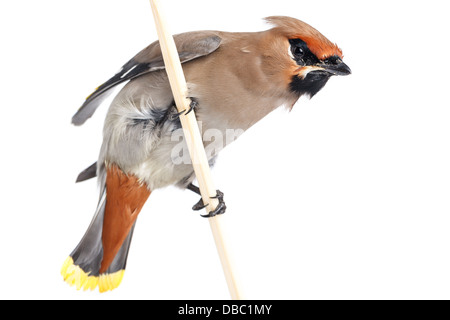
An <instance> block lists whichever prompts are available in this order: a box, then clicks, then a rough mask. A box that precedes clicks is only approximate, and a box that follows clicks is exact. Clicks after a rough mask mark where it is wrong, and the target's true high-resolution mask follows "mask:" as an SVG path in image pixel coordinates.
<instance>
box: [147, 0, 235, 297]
mask: <svg viewBox="0 0 450 320" xmlns="http://www.w3.org/2000/svg"><path fill="white" fill-rule="evenodd" d="M150 4H151V6H152V11H153V17H154V20H155V24H156V30H157V33H158V38H159V43H160V46H161V51H162V54H163V58H164V64H165V66H166V72H167V75H168V78H169V82H170V86H171V88H172V93H173V96H174V99H175V103H176V105H177V109H178V111H179V112H182V111H184V110H188V109H189V108H190V103H191V101H190V99H189V98H188V97H187V96H188V89H187V84H186V79H185V77H184V73H183V68H182V67H181V62H180V57H179V55H178V51H177V48H176V46H175V41H174V39H173V36H172V34H171V33H170V32H169V29H168V27H167V23H166V20H165V19H164V18H163V15H162V14H161V5H160V4H159V1H158V0H150ZM180 121H181V125H182V127H183V132H184V136H185V139H186V142H187V146H188V149H189V154H190V157H191V160H192V165H193V167H194V172H195V175H196V178H197V181H198V184H199V188H200V192H201V195H202V199H203V202H204V203H208V206H207V207H206V210H207V212H208V213H209V212H211V211H214V210H215V209H216V207H217V206H218V204H219V201H218V200H217V199H213V198H214V197H215V196H216V188H215V186H214V183H213V181H212V177H211V170H210V168H209V162H208V158H207V156H206V152H205V148H204V146H203V139H202V135H201V133H200V129H199V127H198V124H197V118H196V117H195V112H194V111H192V112H190V113H189V114H187V115H185V114H184V113H183V114H182V115H181V116H180ZM221 219H222V217H221V216H215V217H212V218H209V219H208V220H209V223H210V227H211V231H212V234H213V237H214V242H215V244H216V247H217V251H218V253H219V257H220V261H221V264H222V268H223V271H224V274H225V279H226V281H227V284H228V289H229V291H230V295H231V298H232V299H233V300H239V299H241V297H240V293H239V290H238V286H237V282H236V278H235V275H234V273H233V268H232V265H231V262H230V258H229V255H228V250H227V248H226V243H225V241H224V232H223V230H222V226H221V223H220V221H221Z"/></svg>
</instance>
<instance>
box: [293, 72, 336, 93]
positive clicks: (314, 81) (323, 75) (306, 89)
mask: <svg viewBox="0 0 450 320" xmlns="http://www.w3.org/2000/svg"><path fill="white" fill-rule="evenodd" d="M330 76H331V75H330V73H328V72H326V71H319V70H317V71H311V72H310V73H308V74H307V75H306V77H305V78H301V77H299V76H297V75H294V76H293V77H292V81H291V83H290V89H291V91H292V92H295V93H297V94H298V95H299V97H301V96H303V95H307V96H308V97H310V98H312V97H314V96H315V95H316V93H317V92H319V91H320V90H321V89H322V88H323V87H324V86H325V85H326V84H327V82H328V80H329V79H330Z"/></svg>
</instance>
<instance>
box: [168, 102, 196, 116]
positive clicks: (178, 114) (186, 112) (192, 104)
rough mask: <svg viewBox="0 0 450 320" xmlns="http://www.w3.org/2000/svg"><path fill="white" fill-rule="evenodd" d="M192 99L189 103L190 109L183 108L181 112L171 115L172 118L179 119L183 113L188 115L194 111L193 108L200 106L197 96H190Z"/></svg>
mask: <svg viewBox="0 0 450 320" xmlns="http://www.w3.org/2000/svg"><path fill="white" fill-rule="evenodd" d="M189 99H191V103H190V104H189V109H188V110H183V111H181V112H178V113H175V114H173V115H172V116H171V120H175V119H178V118H179V117H180V116H181V115H182V114H184V115H185V116H187V115H188V114H189V113H191V112H192V110H194V109H195V108H197V106H198V102H197V100H196V99H195V98H189Z"/></svg>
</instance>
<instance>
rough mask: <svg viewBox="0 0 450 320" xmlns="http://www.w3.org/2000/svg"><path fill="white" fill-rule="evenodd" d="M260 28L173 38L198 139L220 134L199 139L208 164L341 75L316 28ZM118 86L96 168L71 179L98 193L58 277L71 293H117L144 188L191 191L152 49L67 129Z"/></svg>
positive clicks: (274, 20) (279, 21)
mask: <svg viewBox="0 0 450 320" xmlns="http://www.w3.org/2000/svg"><path fill="white" fill-rule="evenodd" d="M266 20H267V21H268V22H269V23H271V24H272V25H274V27H273V28H272V29H269V30H266V31H262V32H252V33H250V32H243V33H229V32H221V31H199V32H189V33H184V34H180V35H176V36H174V38H175V42H176V44H177V49H178V51H179V55H180V59H181V62H182V63H183V71H184V73H185V77H186V80H187V82H188V88H189V96H190V97H191V98H192V100H193V101H195V103H196V104H195V113H196V116H197V119H198V120H199V121H200V122H201V124H202V129H203V133H205V136H207V134H211V133H218V134H219V136H217V135H216V136H215V137H214V138H215V139H206V138H205V139H204V143H205V146H206V147H207V148H209V149H211V148H212V149H214V152H211V153H208V155H209V160H210V162H211V164H212V163H213V162H214V160H215V157H216V155H217V154H218V153H219V152H220V151H221V149H223V148H224V147H225V146H226V145H227V144H228V143H230V142H231V141H229V140H224V138H225V137H227V136H228V133H229V131H232V132H234V133H236V132H239V133H242V132H243V131H245V130H247V129H248V128H250V127H251V126H252V125H254V124H255V123H256V122H258V121H259V120H261V119H262V118H263V117H265V116H266V115H267V114H269V113H270V112H271V111H273V110H274V109H276V108H277V107H279V106H281V105H285V106H287V107H289V108H292V106H293V105H294V104H295V103H296V101H297V100H298V99H299V97H300V96H302V95H308V96H310V97H312V96H314V95H315V94H316V93H317V92H319V91H320V90H321V89H322V88H323V86H324V85H325V84H326V83H327V81H328V79H329V78H330V77H331V76H333V75H347V74H350V69H349V68H348V67H347V66H346V65H345V64H344V63H343V62H342V58H343V55H342V51H341V50H340V49H339V48H338V47H337V45H335V44H333V43H332V42H331V41H329V40H328V39H327V38H325V37H324V36H323V35H322V34H321V33H320V32H319V31H317V30H316V29H314V28H312V27H311V26H309V25H308V24H306V23H304V22H302V21H299V20H297V19H294V18H290V17H269V18H267V19H266ZM124 81H129V82H128V84H127V85H126V86H125V87H124V88H123V89H122V90H121V91H120V92H119V93H118V94H117V96H116V98H115V99H114V100H113V102H112V104H111V106H110V109H109V112H108V114H107V116H106V120H105V126H104V131H103V145H102V148H101V151H100V156H99V158H98V162H97V165H93V166H91V167H90V168H88V169H87V170H86V171H84V172H83V173H82V174H81V175H80V177H79V179H78V181H82V180H85V179H87V178H90V177H93V176H95V175H98V177H99V181H100V186H101V187H102V189H101V201H100V202H99V205H98V208H97V212H96V214H95V216H94V220H93V222H92V223H91V226H90V227H89V229H88V231H87V233H86V235H85V237H84V238H83V239H82V241H81V242H80V244H79V245H78V247H77V248H76V249H75V250H74V251H73V252H72V254H71V255H70V257H69V259H68V260H67V261H66V263H65V265H64V267H63V270H62V274H63V276H64V278H65V279H66V281H67V282H69V283H71V284H75V285H76V286H77V287H78V288H91V289H92V288H94V287H95V286H96V285H97V284H98V285H99V287H100V291H106V290H111V289H114V288H115V287H117V286H118V284H119V283H120V280H121V279H122V275H123V270H124V269H125V264H126V258H127V254H128V248H129V245H130V241H131V236H132V231H133V226H134V224H135V222H136V217H137V215H138V213H139V211H140V210H141V208H142V207H143V205H144V203H145V202H146V200H147V198H148V196H149V195H150V190H152V191H154V190H156V189H158V188H163V187H166V186H169V185H177V186H179V187H181V188H187V187H188V188H189V189H191V190H193V191H196V188H195V187H193V186H192V182H193V180H194V178H195V176H194V172H193V168H192V165H191V164H190V163H189V162H186V161H178V160H179V159H178V158H177V156H178V153H179V152H178V151H177V152H178V153H177V152H175V153H174V152H173V151H174V150H178V149H177V148H178V146H179V144H180V141H179V139H173V137H174V134H176V133H177V132H178V131H179V130H180V126H181V125H180V121H179V119H178V117H177V110H176V108H175V107H174V102H173V96H172V93H171V89H170V86H169V82H168V79H167V75H166V73H165V70H164V64H163V59H162V56H161V49H160V47H159V44H158V42H155V43H153V44H151V45H150V46H148V47H147V48H145V49H144V50H142V51H141V52H140V53H138V54H137V55H136V56H135V57H134V58H133V59H131V60H130V61H129V62H128V63H126V64H125V65H124V66H123V67H122V69H121V70H120V71H119V73H117V74H116V75H115V76H113V77H112V78H111V79H110V80H108V81H107V82H105V83H104V84H103V85H101V86H100V87H99V88H98V89H97V90H96V91H95V92H94V93H93V94H92V95H90V96H89V98H88V99H87V100H86V102H85V103H84V104H83V106H82V107H81V108H80V110H79V111H78V112H77V113H76V114H75V116H74V118H73V123H74V124H77V125H80V124H83V123H84V122H85V121H86V120H87V119H88V118H89V117H91V116H92V114H93V113H94V111H95V110H96V108H97V107H98V106H99V105H100V103H101V102H102V101H103V100H104V98H105V97H106V96H107V95H108V94H109V93H111V89H112V88H113V87H114V86H116V85H117V84H119V83H121V82H124ZM235 136H236V137H237V136H238V135H237V134H236V135H235ZM209 137H210V136H209ZM211 140H212V141H211ZM181 143H182V144H183V143H185V142H181ZM184 151H185V152H187V149H184ZM199 207H201V204H199V205H197V206H196V207H195V208H199ZM217 213H218V214H220V213H223V210H222V211H221V212H217Z"/></svg>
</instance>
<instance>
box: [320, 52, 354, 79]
mask: <svg viewBox="0 0 450 320" xmlns="http://www.w3.org/2000/svg"><path fill="white" fill-rule="evenodd" d="M317 66H318V67H319V68H320V69H322V70H324V71H326V72H328V73H331V74H332V75H334V76H348V75H349V74H351V73H352V70H350V68H349V67H348V66H347V65H346V64H345V63H344V62H343V61H342V60H341V58H339V57H336V56H334V57H331V58H328V59H326V60H324V61H322V62H320V63H319V64H317Z"/></svg>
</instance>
